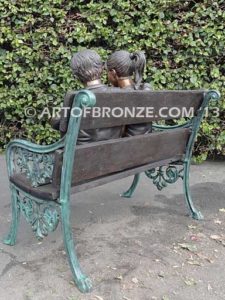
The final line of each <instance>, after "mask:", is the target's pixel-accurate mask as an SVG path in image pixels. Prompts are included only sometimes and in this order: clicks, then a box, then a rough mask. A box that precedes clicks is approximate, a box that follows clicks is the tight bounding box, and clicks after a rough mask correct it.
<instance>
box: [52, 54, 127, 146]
mask: <svg viewBox="0 0 225 300" xmlns="http://www.w3.org/2000/svg"><path fill="white" fill-rule="evenodd" d="M71 68H72V72H73V75H74V77H75V78H76V79H78V80H79V81H81V83H82V84H83V85H84V88H85V89H87V90H92V91H93V92H95V91H107V90H108V89H109V87H108V86H107V85H104V84H103V83H102V82H101V75H102V72H103V69H104V67H103V62H102V60H101V57H100V56H99V55H98V53H97V52H96V51H94V50H89V49H86V50H82V51H79V52H77V53H75V54H74V55H73V57H72V61H71ZM110 89H111V90H112V91H113V90H115V89H116V88H113V89H112V88H110ZM116 90H117V89H116ZM73 99H74V94H71V92H68V93H67V95H66V96H65V99H64V103H63V107H64V108H68V107H69V108H71V107H72V103H73ZM68 122H69V114H68V115H67V117H66V118H61V121H60V120H58V121H57V122H55V123H57V125H58V129H59V130H60V132H61V134H62V135H64V134H65V133H66V131H67V127H68ZM59 123H60V124H59ZM55 128H57V126H55ZM121 130H122V128H121V127H113V128H111V127H110V128H99V129H89V130H80V131H79V135H78V139H77V143H78V144H84V143H90V142H94V141H102V140H107V139H113V138H119V137H120V136H121Z"/></svg>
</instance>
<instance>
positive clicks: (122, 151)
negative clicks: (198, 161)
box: [72, 129, 190, 186]
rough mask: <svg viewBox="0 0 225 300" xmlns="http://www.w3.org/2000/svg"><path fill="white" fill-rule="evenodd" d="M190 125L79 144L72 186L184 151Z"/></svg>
mask: <svg viewBox="0 0 225 300" xmlns="http://www.w3.org/2000/svg"><path fill="white" fill-rule="evenodd" d="M189 132H190V131H189V129H176V130H173V131H170V132H156V133H151V134H146V135H141V136H135V137H129V138H121V139H115V140H109V141H102V142H97V143H90V144H87V145H82V146H77V150H76V154H75V164H74V172H73V179H72V186H74V185H77V184H79V183H81V182H84V181H87V180H90V179H93V178H98V177H101V176H105V175H107V174H112V173H115V172H120V171H123V170H126V169H130V168H134V167H138V166H141V165H144V164H148V163H151V162H156V161H160V160H164V159H168V158H171V157H173V156H177V155H181V154H183V153H184V151H185V148H186V143H187V140H188V137H189Z"/></svg>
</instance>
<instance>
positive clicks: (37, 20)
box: [0, 0, 225, 160]
mask: <svg viewBox="0 0 225 300" xmlns="http://www.w3.org/2000/svg"><path fill="white" fill-rule="evenodd" d="M0 15H1V23H0V26H1V28H0V148H4V147H5V145H6V143H7V142H8V141H9V140H10V139H12V138H15V137H23V138H28V139H31V140H33V141H36V142H37V143H52V142H53V141H55V140H56V139H57V138H58V133H57V132H56V131H54V130H53V129H52V128H51V126H50V125H49V120H48V118H47V117H46V118H41V119H39V118H38V116H36V117H33V118H28V117H27V116H26V113H25V111H26V109H27V107H32V108H35V109H36V110H37V112H38V113H40V112H41V111H42V110H43V108H44V107H46V106H47V107H52V106H57V105H60V103H61V102H62V101H63V97H64V95H65V93H66V91H67V90H69V89H77V88H79V87H80V86H79V83H78V82H76V81H75V80H74V78H73V77H72V74H71V70H70V59H71V55H72V53H73V52H76V51H77V50H80V49H82V48H92V49H95V50H97V51H98V52H99V53H100V55H101V56H102V57H103V59H106V58H107V55H108V54H109V53H111V51H113V50H116V49H127V50H129V51H134V50H144V51H145V52H146V55H147V58H148V65H147V70H146V76H145V80H146V81H147V82H151V83H152V84H153V86H154V88H155V89H199V88H206V89H208V88H210V89H218V90H219V91H220V92H221V94H222V98H221V101H220V103H219V114H217V115H216V113H215V109H214V108H213V107H212V108H211V110H210V113H209V116H208V117H207V118H206V119H205V121H204V122H203V124H202V127H201V130H200V134H199V137H198V141H197V143H196V148H195V154H196V156H197V157H198V159H199V160H203V159H206V157H207V155H208V154H214V153H217V154H223V155H225V101H224V97H225V35H224V31H225V3H224V0H217V1H213V0H199V1H192V0H189V1H180V0H149V1H143V0H118V1H115V0H110V1H108V0H100V1H85V0H76V1H71V0H49V1H42V0H35V1H33V0H23V1H16V0H11V1H8V0H1V1H0ZM213 105H214V106H215V105H216V106H217V105H218V104H212V106H213Z"/></svg>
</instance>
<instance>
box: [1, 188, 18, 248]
mask: <svg viewBox="0 0 225 300" xmlns="http://www.w3.org/2000/svg"><path fill="white" fill-rule="evenodd" d="M11 205H12V221H11V227H10V232H9V234H8V235H7V236H6V237H5V238H4V239H3V243H4V244H6V245H10V246H13V245H15V243H16V237H17V231H18V224H19V218H20V209H19V206H18V203H17V190H16V189H15V187H13V186H11Z"/></svg>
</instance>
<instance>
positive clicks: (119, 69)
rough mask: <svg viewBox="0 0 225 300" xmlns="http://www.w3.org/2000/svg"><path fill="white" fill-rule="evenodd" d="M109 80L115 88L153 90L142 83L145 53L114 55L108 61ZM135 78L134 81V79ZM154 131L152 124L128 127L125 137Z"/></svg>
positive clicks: (118, 53) (122, 52) (120, 52)
mask: <svg viewBox="0 0 225 300" xmlns="http://www.w3.org/2000/svg"><path fill="white" fill-rule="evenodd" d="M106 65H107V70H108V79H109V81H110V82H111V84H112V85H113V86H117V87H120V88H122V89H132V90H133V89H134V90H151V86H150V85H149V84H146V83H144V84H143V83H142V78H143V72H144V68H145V65H146V58H145V54H144V52H143V51H138V52H134V53H129V52H128V51H124V50H119V51H115V52H114V53H112V54H111V55H110V56H109V58H108V60H107V63H106ZM132 77H134V80H133V79H132ZM151 131H152V125H151V123H148V124H146V123H142V124H134V125H132V124H131V125H127V126H126V129H125V136H133V135H139V134H146V133H149V132H151Z"/></svg>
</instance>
